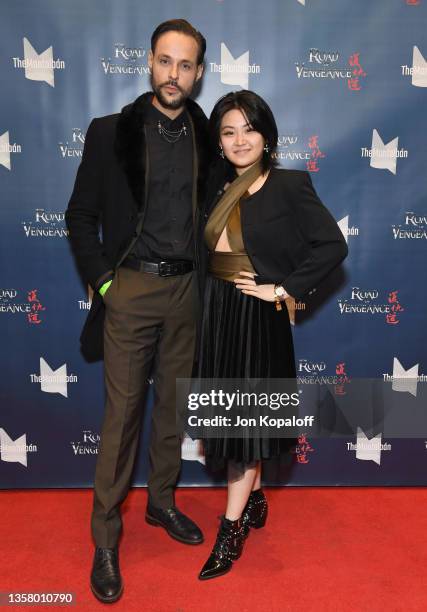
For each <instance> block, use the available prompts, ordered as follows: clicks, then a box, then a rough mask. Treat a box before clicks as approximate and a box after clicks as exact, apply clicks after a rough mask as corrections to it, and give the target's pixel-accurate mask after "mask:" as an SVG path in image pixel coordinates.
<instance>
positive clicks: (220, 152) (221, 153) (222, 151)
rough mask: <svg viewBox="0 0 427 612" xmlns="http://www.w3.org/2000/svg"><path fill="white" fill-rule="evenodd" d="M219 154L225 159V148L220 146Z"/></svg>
mask: <svg viewBox="0 0 427 612" xmlns="http://www.w3.org/2000/svg"><path fill="white" fill-rule="evenodd" d="M219 154H220V156H221V157H222V159H224V149H223V148H222V147H219Z"/></svg>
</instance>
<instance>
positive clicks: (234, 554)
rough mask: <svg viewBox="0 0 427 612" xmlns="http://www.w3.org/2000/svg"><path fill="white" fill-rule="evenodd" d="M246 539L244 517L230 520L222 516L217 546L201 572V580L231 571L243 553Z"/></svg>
mask: <svg viewBox="0 0 427 612" xmlns="http://www.w3.org/2000/svg"><path fill="white" fill-rule="evenodd" d="M244 541H245V534H244V532H243V529H242V519H241V518H240V519H237V520H236V521H230V520H229V519H227V518H225V516H223V517H221V524H220V527H219V531H218V535H217V537H216V542H215V546H214V547H213V549H212V552H211V555H210V557H209V559H208V560H207V561H206V563H205V564H204V566H203V568H202V571H201V572H200V574H199V578H200V580H208V578H216V577H217V576H222V574H226V573H227V572H229V571H230V570H231V567H232V565H233V561H236V559H238V558H239V557H240V555H241V554H242V548H243V543H244Z"/></svg>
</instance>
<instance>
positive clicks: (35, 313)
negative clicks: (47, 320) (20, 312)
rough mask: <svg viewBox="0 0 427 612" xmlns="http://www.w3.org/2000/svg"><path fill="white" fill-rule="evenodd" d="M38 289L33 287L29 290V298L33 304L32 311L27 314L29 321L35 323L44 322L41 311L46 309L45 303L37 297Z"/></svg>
mask: <svg viewBox="0 0 427 612" xmlns="http://www.w3.org/2000/svg"><path fill="white" fill-rule="evenodd" d="M37 291H38V289H31V291H29V292H28V294H27V300H28V301H29V302H30V304H31V306H30V310H31V312H29V313H28V314H27V319H28V323H31V324H33V325H39V324H40V323H41V322H42V321H41V319H40V318H39V313H40V312H41V311H42V310H46V308H45V307H44V306H43V304H42V303H41V302H40V300H39V298H38V297H37Z"/></svg>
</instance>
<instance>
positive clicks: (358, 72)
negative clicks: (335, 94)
mask: <svg viewBox="0 0 427 612" xmlns="http://www.w3.org/2000/svg"><path fill="white" fill-rule="evenodd" d="M359 55H360V53H353V55H350V57H349V60H348V63H349V64H350V66H351V67H352V68H353V70H352V71H351V73H352V75H353V76H352V77H351V78H350V79H347V85H348V88H349V89H350V90H351V91H360V90H361V89H362V88H361V86H360V82H359V78H360V77H365V76H366V72H365V71H364V70H363V68H362V66H361V65H360V60H359Z"/></svg>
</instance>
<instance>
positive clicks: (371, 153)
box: [361, 129, 408, 174]
mask: <svg viewBox="0 0 427 612" xmlns="http://www.w3.org/2000/svg"><path fill="white" fill-rule="evenodd" d="M398 145H399V137H398V136H396V138H393V140H390V142H388V143H387V144H384V142H383V139H382V138H381V136H380V134H379V132H378V130H375V129H374V130H373V131H372V145H371V148H370V149H368V148H367V147H362V148H361V156H362V157H369V158H370V164H369V165H370V166H371V168H379V169H381V170H389V171H390V172H391V173H392V174H396V166H397V158H398V157H404V158H406V157H408V151H407V150H406V149H399V148H398Z"/></svg>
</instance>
